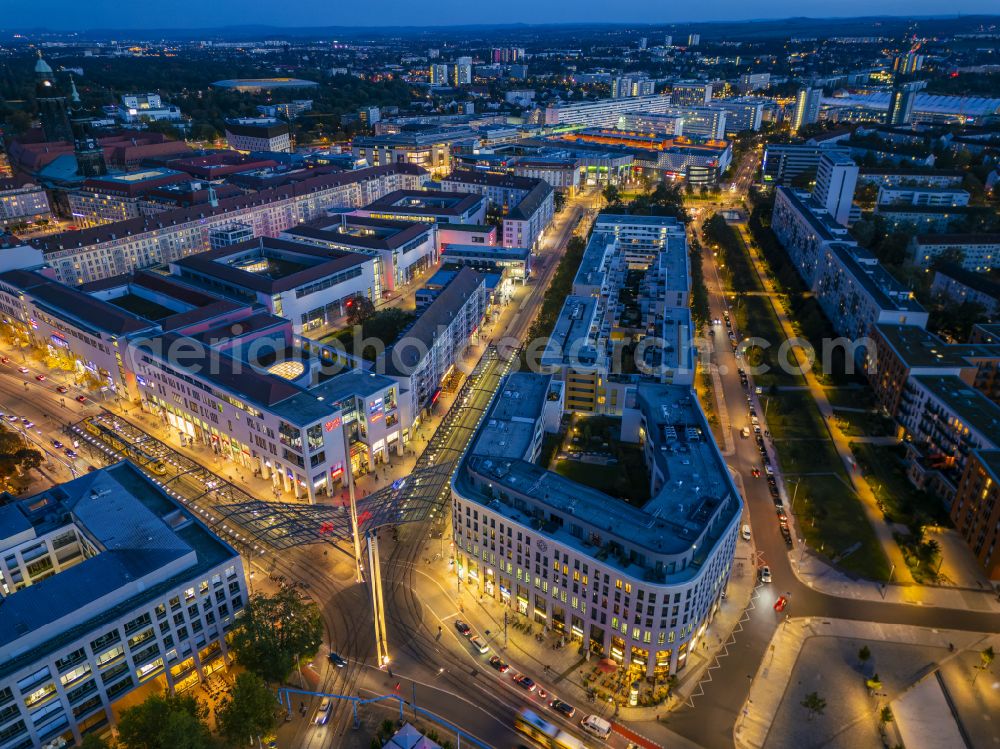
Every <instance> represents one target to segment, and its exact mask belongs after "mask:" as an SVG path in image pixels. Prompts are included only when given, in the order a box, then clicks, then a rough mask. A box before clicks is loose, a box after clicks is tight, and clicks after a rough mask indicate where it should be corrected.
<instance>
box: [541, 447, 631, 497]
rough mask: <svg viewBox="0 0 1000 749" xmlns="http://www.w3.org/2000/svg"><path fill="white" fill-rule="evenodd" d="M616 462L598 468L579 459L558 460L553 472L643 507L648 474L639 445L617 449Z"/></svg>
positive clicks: (596, 465) (615, 449) (594, 464)
mask: <svg viewBox="0 0 1000 749" xmlns="http://www.w3.org/2000/svg"><path fill="white" fill-rule="evenodd" d="M613 449H614V451H615V453H616V456H617V458H618V462H617V463H613V464H611V465H598V464H596V463H584V462H583V461H580V460H557V461H556V463H555V465H554V466H552V470H553V471H555V472H556V473H558V474H559V475H560V476H565V477H566V478H568V479H571V480H573V481H576V482H578V483H580V484H584V485H585V486H589V487H591V488H592V489H597V490H598V491H601V492H604V493H605V494H609V495H611V496H612V497H618V498H619V499H623V500H625V501H626V502H628V503H629V504H631V505H635V506H636V507H641V506H642V505H644V504H645V503H646V502H648V501H649V472H648V471H647V469H646V461H645V460H644V459H643V457H642V448H640V447H639V446H638V445H623V444H618V445H615V446H614V448H613Z"/></svg>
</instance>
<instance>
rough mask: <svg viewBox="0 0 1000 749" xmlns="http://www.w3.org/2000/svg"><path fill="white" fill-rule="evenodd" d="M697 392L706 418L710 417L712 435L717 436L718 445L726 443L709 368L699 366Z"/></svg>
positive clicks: (709, 424)
mask: <svg viewBox="0 0 1000 749" xmlns="http://www.w3.org/2000/svg"><path fill="white" fill-rule="evenodd" d="M695 393H696V394H697V396H698V402H699V403H701V408H702V410H703V411H704V412H705V418H706V419H708V426H709V427H710V428H711V430H712V436H713V437H715V443H716V444H717V445H723V444H725V440H724V438H723V435H722V423H721V422H720V421H719V409H718V404H717V403H716V402H715V388H714V387H712V375H711V374H710V373H709V372H708V370H707V369H701V368H699V370H698V377H697V379H695Z"/></svg>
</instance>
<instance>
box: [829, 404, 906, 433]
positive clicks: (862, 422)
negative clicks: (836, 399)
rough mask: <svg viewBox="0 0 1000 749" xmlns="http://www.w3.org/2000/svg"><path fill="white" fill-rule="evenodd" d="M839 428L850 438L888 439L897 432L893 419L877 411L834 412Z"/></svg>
mask: <svg viewBox="0 0 1000 749" xmlns="http://www.w3.org/2000/svg"><path fill="white" fill-rule="evenodd" d="M834 416H835V418H836V420H837V426H839V427H840V429H841V431H842V432H843V433H844V434H846V435H847V436H849V437H888V436H890V435H892V434H893V433H894V432H895V430H896V427H895V424H893V421H892V419H890V418H889V417H888V416H885V415H884V414H881V413H878V412H876V411H837V410H835V411H834Z"/></svg>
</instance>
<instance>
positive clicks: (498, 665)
mask: <svg viewBox="0 0 1000 749" xmlns="http://www.w3.org/2000/svg"><path fill="white" fill-rule="evenodd" d="M490 665H491V666H492V667H493V668H495V669H496V670H497V671H499V672H500V673H502V674H504V673H507V669H509V668H510V666H508V665H507V664H506V663H504V662H503V660H501V659H500V656H499V655H494V656H493V657H492V658H490Z"/></svg>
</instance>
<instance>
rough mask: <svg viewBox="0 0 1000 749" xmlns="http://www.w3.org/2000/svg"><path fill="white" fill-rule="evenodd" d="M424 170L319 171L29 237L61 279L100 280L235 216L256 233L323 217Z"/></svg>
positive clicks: (200, 248) (162, 255) (188, 244)
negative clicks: (199, 202)
mask: <svg viewBox="0 0 1000 749" xmlns="http://www.w3.org/2000/svg"><path fill="white" fill-rule="evenodd" d="M425 179H426V172H424V171H423V170H422V169H420V168H419V167H414V166H410V165H407V164H399V165H392V166H386V167H374V168H370V169H358V170H355V171H353V172H345V173H338V174H322V175H318V176H316V177H311V178H307V179H303V180H302V181H300V182H295V183H292V184H288V185H283V186H281V187H275V188H269V189H265V190H261V191H260V192H256V193H253V194H250V195H245V196H240V197H233V198H224V199H220V200H219V201H218V202H217V204H216V205H204V206H193V207H191V208H180V209H176V210H171V211H165V212H162V213H158V214H156V215H155V216H146V217H140V218H134V219H128V220H126V221H118V222H115V223H112V224H105V225H102V226H98V227H95V228H92V229H86V230H84V231H74V232H66V233H62V234H53V235H49V236H45V237H41V238H38V239H33V240H32V241H31V244H32V245H33V246H35V247H37V248H38V249H40V250H42V252H44V254H45V259H46V262H47V263H48V264H49V265H50V266H51V267H52V269H53V271H54V272H55V274H56V278H57V279H58V280H60V281H62V282H63V283H67V284H79V283H86V282H89V281H97V280H101V279H105V278H110V277H112V276H118V275H122V274H127V273H131V272H134V271H136V270H141V269H143V268H148V267H150V266H153V265H159V264H161V263H169V262H171V261H173V260H177V259H179V258H182V257H185V256H187V255H191V254H196V253H199V252H204V251H205V250H207V249H209V236H210V235H211V233H212V232H213V231H216V230H218V229H222V228H224V227H227V226H230V225H231V224H232V223H233V222H238V223H242V224H245V225H246V226H249V227H251V229H252V230H253V233H254V236H269V237H274V236H277V235H278V234H280V233H281V232H282V231H285V230H286V229H289V228H291V227H293V226H297V225H299V224H304V223H306V222H308V221H312V220H314V219H317V218H322V217H325V216H326V215H327V214H326V211H327V209H328V208H331V207H347V208H355V207H359V206H362V205H367V204H369V203H371V202H372V201H374V200H377V199H378V198H380V197H383V196H384V195H387V194H389V193H390V192H393V191H395V190H400V189H416V188H418V187H420V186H421V185H422V184H423V183H424V181H425Z"/></svg>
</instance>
